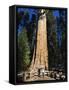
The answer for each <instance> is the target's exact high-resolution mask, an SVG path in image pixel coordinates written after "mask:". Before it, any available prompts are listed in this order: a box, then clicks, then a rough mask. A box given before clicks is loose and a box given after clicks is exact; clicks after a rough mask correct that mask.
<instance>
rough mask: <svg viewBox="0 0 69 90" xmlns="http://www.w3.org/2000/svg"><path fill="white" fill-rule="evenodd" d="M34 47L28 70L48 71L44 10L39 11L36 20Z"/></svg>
mask: <svg viewBox="0 0 69 90" xmlns="http://www.w3.org/2000/svg"><path fill="white" fill-rule="evenodd" d="M35 47H36V48H35ZM35 47H34V53H33V59H32V62H31V66H30V70H31V71H32V70H33V71H35V70H38V69H40V68H44V69H48V48H47V25H46V13H44V9H41V12H40V16H39V19H38V30H37V38H36V45H35ZM35 49H36V50H35Z"/></svg>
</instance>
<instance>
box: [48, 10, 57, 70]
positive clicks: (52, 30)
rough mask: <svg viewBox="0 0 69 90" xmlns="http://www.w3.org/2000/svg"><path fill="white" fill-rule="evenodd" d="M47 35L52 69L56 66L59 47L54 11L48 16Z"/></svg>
mask: <svg viewBox="0 0 69 90" xmlns="http://www.w3.org/2000/svg"><path fill="white" fill-rule="evenodd" d="M47 30H48V31H47V33H48V53H49V65H50V68H52V67H54V66H56V64H57V55H58V52H57V50H58V47H57V46H58V45H57V33H56V21H55V18H54V16H53V11H52V10H50V12H48V14H47Z"/></svg>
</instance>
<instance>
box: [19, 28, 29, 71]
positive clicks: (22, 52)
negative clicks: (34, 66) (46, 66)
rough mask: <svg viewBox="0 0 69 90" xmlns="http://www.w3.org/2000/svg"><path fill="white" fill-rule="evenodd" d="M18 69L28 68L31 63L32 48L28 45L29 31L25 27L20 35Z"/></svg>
mask: <svg viewBox="0 0 69 90" xmlns="http://www.w3.org/2000/svg"><path fill="white" fill-rule="evenodd" d="M18 56H19V57H18V62H20V63H18V67H19V68H18V69H19V70H27V68H28V66H29V64H30V48H29V45H28V38H27V32H26V29H25V28H24V29H23V30H22V32H20V34H19V36H18Z"/></svg>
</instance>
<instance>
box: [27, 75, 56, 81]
mask: <svg viewBox="0 0 69 90" xmlns="http://www.w3.org/2000/svg"><path fill="white" fill-rule="evenodd" d="M42 80H55V79H54V78H51V77H48V76H42V77H38V76H33V77H32V78H29V79H27V80H26V81H42Z"/></svg>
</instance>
